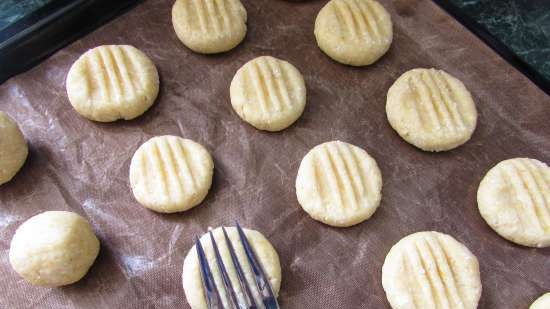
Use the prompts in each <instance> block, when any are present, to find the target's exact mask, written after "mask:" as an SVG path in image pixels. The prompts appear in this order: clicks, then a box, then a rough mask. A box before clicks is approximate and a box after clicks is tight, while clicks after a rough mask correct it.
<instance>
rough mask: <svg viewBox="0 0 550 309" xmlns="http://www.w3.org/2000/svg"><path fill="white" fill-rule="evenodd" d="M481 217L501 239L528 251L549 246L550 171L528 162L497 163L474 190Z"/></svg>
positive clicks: (518, 160)
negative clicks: (527, 248)
mask: <svg viewBox="0 0 550 309" xmlns="http://www.w3.org/2000/svg"><path fill="white" fill-rule="evenodd" d="M477 205H478V208H479V212H480V213H481V216H482V217H483V219H485V221H486V222H487V224H489V226H491V228H492V229H493V230H495V231H496V232H497V233H498V234H499V235H500V236H502V237H504V238H506V239H508V240H509V241H512V242H514V243H516V244H519V245H524V246H529V247H548V246H550V167H548V165H546V164H545V163H543V162H540V161H538V160H535V159H528V158H515V159H509V160H505V161H502V162H500V163H499V164H497V165H496V166H494V167H493V168H492V169H491V170H489V172H487V174H486V175H485V177H484V178H483V180H482V181H481V183H480V185H479V188H478V190H477Z"/></svg>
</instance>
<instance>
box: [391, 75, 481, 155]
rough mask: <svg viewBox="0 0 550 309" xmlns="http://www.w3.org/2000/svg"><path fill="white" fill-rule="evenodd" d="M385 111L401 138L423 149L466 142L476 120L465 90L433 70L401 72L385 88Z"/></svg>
mask: <svg viewBox="0 0 550 309" xmlns="http://www.w3.org/2000/svg"><path fill="white" fill-rule="evenodd" d="M386 114H387V117H388V120H389V122H390V125H391V126H392V127H393V129H394V130H395V131H397V133H398V134H399V135H400V136H401V137H402V138H403V139H404V140H405V141H407V142H408V143H410V144H413V145H414V146H416V147H418V148H420V149H422V150H425V151H443V150H450V149H453V148H456V147H458V146H460V145H462V144H464V143H466V142H467V141H468V140H469V139H470V137H471V136H472V134H473V133H474V130H475V128H476V123H477V111H476V106H475V103H474V100H473V99H472V96H471V95H470V92H469V91H468V89H466V87H465V86H464V84H463V83H462V82H461V81H460V80H458V79H456V78H454V77H453V76H451V75H449V74H448V73H446V72H444V71H442V70H436V69H414V70H410V71H408V72H406V73H404V74H403V75H401V77H399V78H398V79H397V80H396V81H395V83H394V84H393V85H392V86H391V88H390V90H389V91H388V97H387V101H386Z"/></svg>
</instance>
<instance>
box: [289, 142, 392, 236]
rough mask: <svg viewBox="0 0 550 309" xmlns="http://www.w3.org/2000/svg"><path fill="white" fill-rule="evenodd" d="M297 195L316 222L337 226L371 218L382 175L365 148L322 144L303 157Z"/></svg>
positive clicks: (339, 144)
mask: <svg viewBox="0 0 550 309" xmlns="http://www.w3.org/2000/svg"><path fill="white" fill-rule="evenodd" d="M296 195H297V197H298V202H300V205H302V208H303V209H304V210H305V211H306V212H307V213H308V214H309V215H310V216H311V217H312V218H313V219H315V220H317V221H321V222H323V223H325V224H328V225H331V226H336V227H347V226H352V225H355V224H358V223H360V222H362V221H364V220H367V219H368V218H370V217H371V216H372V214H373V213H374V212H375V211H376V209H377V208H378V206H379V205H380V200H381V199H382V175H381V173H380V169H379V168H378V165H377V164H376V161H375V160H374V159H373V158H372V157H371V156H370V155H369V154H368V153H367V152H366V151H365V150H363V149H361V148H359V147H357V146H354V145H351V144H348V143H344V142H340V141H333V142H327V143H323V144H321V145H317V146H315V147H314V148H313V149H311V150H310V151H309V152H308V153H307V155H306V156H305V157H304V158H303V160H302V163H300V168H299V169H298V176H297V177H296Z"/></svg>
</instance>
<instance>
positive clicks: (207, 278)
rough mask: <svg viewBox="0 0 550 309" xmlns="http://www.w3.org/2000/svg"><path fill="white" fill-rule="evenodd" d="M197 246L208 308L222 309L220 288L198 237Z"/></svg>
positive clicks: (196, 239) (196, 238)
mask: <svg viewBox="0 0 550 309" xmlns="http://www.w3.org/2000/svg"><path fill="white" fill-rule="evenodd" d="M195 246H196V247H197V254H198V256H199V264H200V269H201V278H202V285H203V287H204V291H205V293H206V300H207V302H208V308H210V309H216V308H221V306H222V301H221V297H220V293H219V292H218V287H217V286H216V282H215V281H214V276H213V275H212V271H211V270H210V265H208V260H207V259H206V255H205V254H204V250H203V248H202V245H201V241H200V239H199V238H198V237H195Z"/></svg>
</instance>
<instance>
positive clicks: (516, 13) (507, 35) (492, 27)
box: [448, 0, 550, 81]
mask: <svg viewBox="0 0 550 309" xmlns="http://www.w3.org/2000/svg"><path fill="white" fill-rule="evenodd" d="M448 1H450V2H451V3H453V4H454V5H455V6H457V7H458V8H459V9H460V10H461V11H462V13H464V14H466V15H467V16H469V17H470V18H472V19H473V20H475V21H476V22H478V23H479V24H481V25H482V26H483V27H484V28H485V29H486V30H487V31H488V32H489V33H490V34H491V35H492V36H493V37H495V38H496V39H497V40H498V41H500V42H502V43H503V44H504V45H505V46H507V47H508V48H509V49H510V50H511V51H512V52H513V53H514V54H515V55H516V56H517V57H519V58H520V59H521V60H523V61H524V62H525V63H527V65H529V66H530V67H532V68H533V69H535V70H536V71H538V72H539V73H540V74H541V75H543V77H544V78H546V80H548V81H550V0H448Z"/></svg>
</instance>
